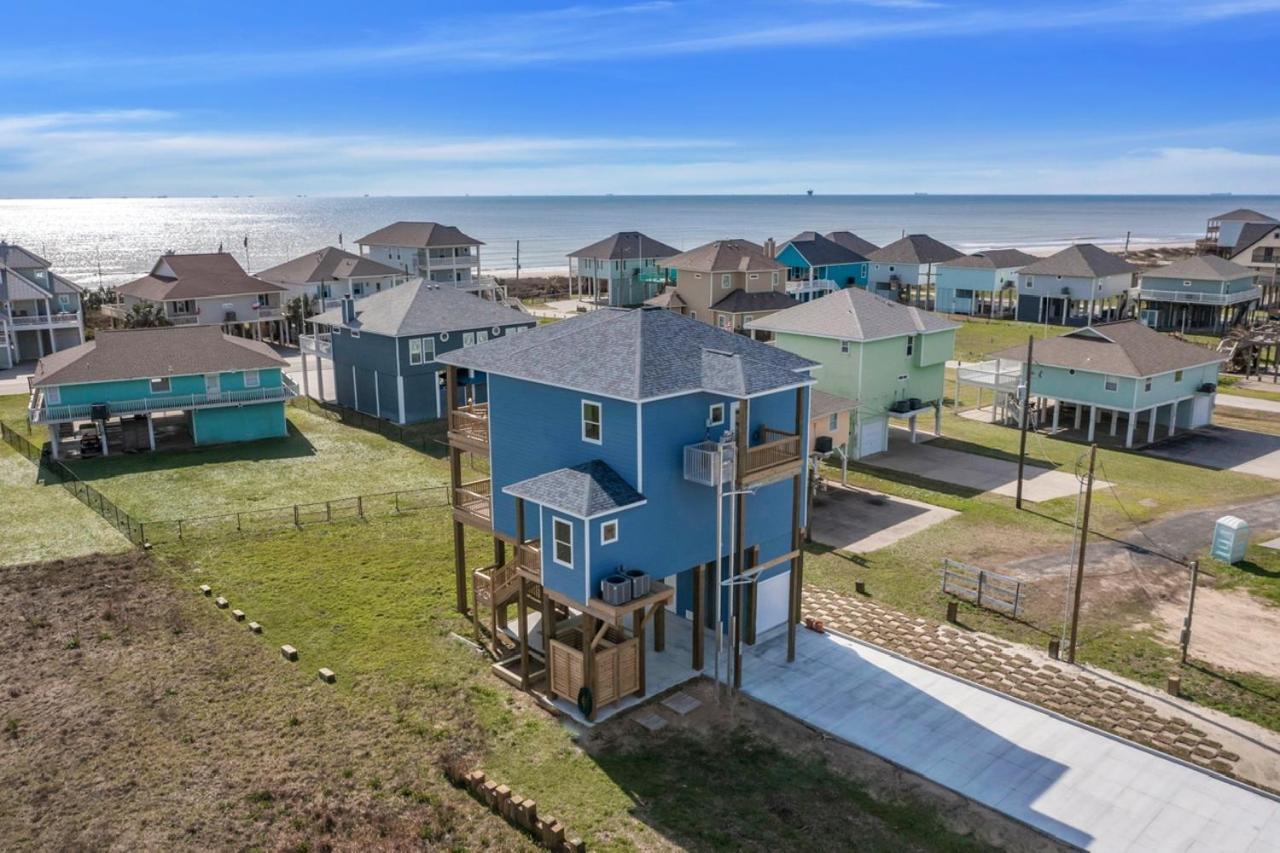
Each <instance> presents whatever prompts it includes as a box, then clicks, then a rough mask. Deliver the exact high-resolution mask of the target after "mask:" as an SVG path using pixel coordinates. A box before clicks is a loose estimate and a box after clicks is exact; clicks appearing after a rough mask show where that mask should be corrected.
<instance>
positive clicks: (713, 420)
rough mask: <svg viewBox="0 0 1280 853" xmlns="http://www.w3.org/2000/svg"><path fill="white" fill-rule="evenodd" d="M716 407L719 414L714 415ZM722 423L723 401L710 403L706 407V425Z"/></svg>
mask: <svg viewBox="0 0 1280 853" xmlns="http://www.w3.org/2000/svg"><path fill="white" fill-rule="evenodd" d="M716 409H719V410H720V415H719V416H717V415H716V413H715V412H716ZM723 423H724V403H712V404H711V405H710V406H708V407H707V426H720V425H721V424H723Z"/></svg>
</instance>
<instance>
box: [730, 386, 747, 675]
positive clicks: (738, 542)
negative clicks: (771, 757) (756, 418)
mask: <svg viewBox="0 0 1280 853" xmlns="http://www.w3.org/2000/svg"><path fill="white" fill-rule="evenodd" d="M750 406H751V401H750V400H742V401H740V402H739V403H738V417H737V423H736V424H734V430H735V433H736V435H735V437H736V439H737V442H738V454H737V456H738V471H737V476H736V477H735V478H734V479H735V481H736V484H737V489H736V491H737V492H738V494H736V495H734V498H733V512H734V516H735V518H734V537H733V540H734V541H733V553H734V562H733V565H734V569H733V572H734V575H735V577H734V580H735V581H736V580H737V576H740V575H741V574H742V564H743V562H744V561H745V560H746V556H747V551H746V546H745V544H744V543H745V542H746V536H745V533H746V531H744V530H743V527H744V525H745V524H746V521H747V512H746V510H747V495H746V493H745V492H744V491H743V486H742V477H743V475H744V474H745V473H746V468H747V453H746V451H747V448H748V447H749V446H750V445H751V432H750V424H751V416H750ZM733 615H734V620H733V638H732V643H733V687H734V689H735V690H736V689H738V688H739V687H741V686H742V584H739V583H734V584H733Z"/></svg>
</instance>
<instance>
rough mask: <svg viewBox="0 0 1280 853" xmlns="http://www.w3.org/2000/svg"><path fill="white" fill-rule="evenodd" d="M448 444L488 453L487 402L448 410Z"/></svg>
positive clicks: (475, 451) (462, 448)
mask: <svg viewBox="0 0 1280 853" xmlns="http://www.w3.org/2000/svg"><path fill="white" fill-rule="evenodd" d="M449 444H451V445H453V446H454V447H457V448H459V449H461V450H469V451H471V452H472V453H482V454H485V455H487V454H488V453H489V404H488V403H471V404H470V405H466V406H459V407H458V408H456V409H453V410H452V411H450V412H449Z"/></svg>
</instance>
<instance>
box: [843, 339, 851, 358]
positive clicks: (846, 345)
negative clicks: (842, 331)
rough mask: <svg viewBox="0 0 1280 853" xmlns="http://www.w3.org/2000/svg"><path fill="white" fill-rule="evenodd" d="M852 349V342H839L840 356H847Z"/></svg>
mask: <svg viewBox="0 0 1280 853" xmlns="http://www.w3.org/2000/svg"><path fill="white" fill-rule="evenodd" d="M852 349H853V342H852V341H841V342H840V354H841V355H848V354H849V352H850V351H851V350H852Z"/></svg>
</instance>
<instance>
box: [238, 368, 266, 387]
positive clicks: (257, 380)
mask: <svg viewBox="0 0 1280 853" xmlns="http://www.w3.org/2000/svg"><path fill="white" fill-rule="evenodd" d="M243 376H244V387H246V388H261V387H262V374H261V373H260V372H258V371H257V370H246V371H244V374H243ZM249 377H253V381H252V382H250V381H249Z"/></svg>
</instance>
